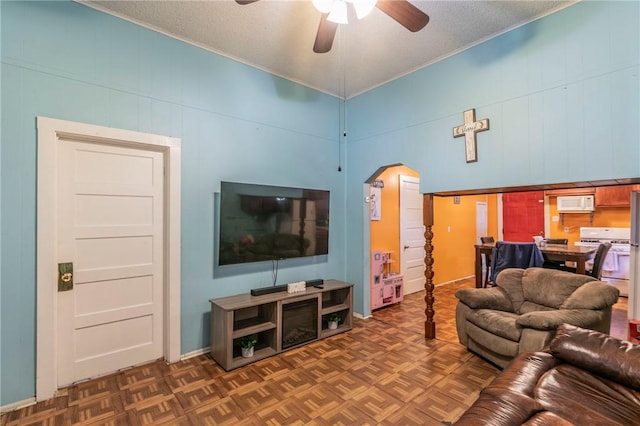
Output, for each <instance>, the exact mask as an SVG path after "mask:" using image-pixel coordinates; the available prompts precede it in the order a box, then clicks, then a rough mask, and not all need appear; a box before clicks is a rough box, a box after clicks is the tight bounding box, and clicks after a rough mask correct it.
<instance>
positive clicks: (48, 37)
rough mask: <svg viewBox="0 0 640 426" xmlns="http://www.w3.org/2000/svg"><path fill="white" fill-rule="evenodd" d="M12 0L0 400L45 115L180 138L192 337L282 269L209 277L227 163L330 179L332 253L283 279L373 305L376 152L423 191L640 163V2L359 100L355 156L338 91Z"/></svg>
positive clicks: (15, 394)
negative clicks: (480, 126) (462, 130)
mask: <svg viewBox="0 0 640 426" xmlns="http://www.w3.org/2000/svg"><path fill="white" fill-rule="evenodd" d="M0 14H1V19H2V20H1V31H2V33H1V35H2V46H1V47H2V51H1V54H2V69H1V72H2V74H1V78H2V82H1V83H2V94H1V96H2V123H1V124H2V135H1V136H2V149H1V155H2V158H1V161H2V163H1V171H2V182H1V185H2V186H1V190H2V192H1V195H2V200H1V204H0V205H1V209H2V210H1V212H0V213H1V220H2V229H1V232H2V234H1V235H2V245H1V252H0V253H1V256H2V257H1V259H0V261H1V262H2V263H1V265H2V271H1V274H2V275H1V278H2V282H1V283H0V296H1V297H0V309H1V313H0V315H1V316H0V321H2V323H1V325H0V326H1V329H0V332H1V335H0V357H1V359H0V371H1V381H0V392H1V394H0V405H4V404H8V403H11V402H16V401H20V400H24V399H26V398H29V397H32V396H33V395H34V393H35V250H36V246H35V241H36V229H35V221H36V174H35V172H36V138H35V117H36V116H38V115H44V116H50V117H54V118H61V119H66V120H73V121H80V122H87V123H93V124H98V125H103V126H113V127H118V128H125V129H132V130H138V131H144V132H152V133H160V134H166V135H170V136H176V137H180V138H182V142H183V148H182V152H183V163H182V168H183V174H182V322H181V324H182V325H181V329H182V352H183V353H186V352H189V351H192V350H196V349H199V348H201V347H204V346H206V345H207V344H208V322H207V321H208V310H209V306H208V302H207V301H208V299H209V298H212V297H219V296H224V295H228V294H233V293H238V292H243V291H248V289H250V288H253V287H257V286H260V285H267V284H268V283H269V282H270V276H271V274H270V271H269V270H268V267H265V269H264V270H263V271H260V272H255V273H251V274H244V275H241V276H230V277H220V276H216V277H214V276H213V275H214V273H213V271H212V260H211V259H212V257H213V239H214V235H213V204H214V192H216V191H217V190H218V189H219V182H220V181H221V180H240V181H246V182H259V183H268V184H273V185H291V186H309V187H317V188H326V189H330V190H331V191H332V199H331V202H332V205H331V207H332V222H331V231H330V232H331V241H330V244H331V245H330V250H331V253H332V254H331V256H330V257H329V261H328V263H318V264H314V265H309V266H301V267H293V268H285V269H282V270H281V271H280V280H279V281H280V282H287V281H291V280H298V279H304V278H308V277H313V278H315V277H323V278H329V277H335V278H339V279H340V278H342V279H345V278H346V279H348V280H349V281H351V282H353V283H354V284H356V295H355V296H356V297H355V302H356V311H357V312H364V313H368V308H367V307H366V306H367V305H368V289H367V286H366V285H363V283H364V282H366V279H367V277H366V274H365V273H364V270H365V267H366V262H367V261H368V260H367V259H368V250H369V247H368V234H367V233H366V232H365V229H366V227H367V226H368V223H367V222H366V212H365V210H364V207H365V206H364V205H363V195H364V194H363V183H364V181H365V180H366V179H367V178H368V177H369V176H370V175H371V174H372V173H373V172H374V171H375V170H376V169H377V168H378V167H380V166H382V165H385V164H391V163H404V164H407V165H408V166H410V167H412V168H414V169H416V170H418V171H419V172H420V173H421V176H422V190H423V192H432V191H444V190H456V189H458V190H460V189H472V188H487V187H499V186H513V185H527V184H539V183H547V182H562V181H578V180H579V181H582V180H591V179H608V178H614V177H636V176H640V148H639V145H640V144H639V141H638V132H637V131H636V130H635V126H636V123H637V118H638V116H639V110H638V104H639V98H638V97H639V95H638V93H639V88H638V51H639V50H640V49H639V46H638V39H639V37H638V15H639V11H638V3H637V2H624V3H622V2H603V3H599V2H582V3H580V4H578V5H577V6H572V7H571V8H568V9H566V10H564V11H561V12H559V13H556V14H554V15H551V16H549V17H547V18H544V19H542V20H540V21H537V22H535V23H532V24H530V25H527V26H525V27H521V28H519V29H517V30H515V31H512V32H510V33H508V34H505V35H503V36H501V37H499V38H496V39H494V40H491V41H489V42H486V43H483V44H482V45H479V46H477V47H475V48H473V49H470V50H468V51H466V52H463V53H461V54H459V55H456V56H455V57H452V58H449V59H447V60H445V61H442V62H440V63H438V64H435V65H432V66H430V67H427V68H425V69H423V70H420V71H418V72H415V73H413V74H411V75H409V76H406V77H404V78H402V79H400V80H397V81H394V82H391V83H388V84H387V85H385V86H383V87H380V88H378V89H376V90H373V91H371V92H368V93H365V94H363V95H361V96H359V97H357V98H354V99H351V100H349V101H348V103H347V105H348V111H349V113H348V117H349V123H348V129H349V135H348V142H347V151H346V152H345V153H344V154H343V161H344V164H343V172H342V173H338V172H337V171H336V165H337V161H338V158H337V157H338V155H337V154H338V150H337V141H336V135H337V134H338V131H339V124H338V123H337V122H336V116H338V115H339V114H337V113H336V112H337V111H338V109H339V108H340V104H341V102H340V101H338V100H337V99H335V98H332V97H330V96H326V95H324V94H320V93H318V92H316V91H313V90H309V89H306V88H304V87H301V86H299V85H296V84H293V83H290V82H287V81H284V80H282V79H279V78H277V77H273V76H271V75H269V74H266V73H264V72H261V71H258V70H255V69H252V68H250V67H247V66H244V65H241V64H238V63H236V62H233V61H231V60H228V59H225V58H222V57H220V56H217V55H215V54H211V53H208V52H205V51H203V50H200V49H198V48H195V47H193V46H189V45H186V44H184V43H181V42H178V41H175V40H172V39H170V38H168V37H164V36H162V35H159V34H157V33H154V32H151V31H148V30H145V29H142V28H139V27H136V26H134V25H132V24H129V23H127V22H124V21H121V20H118V19H116V18H113V17H109V16H107V15H104V14H102V13H99V12H96V11H93V10H91V9H88V8H86V7H84V6H82V5H79V4H76V3H69V2H24V3H12V2H6V1H3V2H0ZM469 108H476V110H477V117H478V118H485V117H488V118H489V119H490V120H491V130H490V131H488V132H484V133H481V134H480V135H479V137H478V139H479V140H478V157H479V161H478V162H477V163H471V164H467V163H465V161H464V148H463V145H464V143H463V141H462V140H461V139H453V138H452V136H451V132H452V130H451V129H452V127H454V126H456V125H459V124H460V123H461V122H462V111H464V110H465V109H469ZM307 161H309V162H311V165H310V166H309V165H308V164H309V163H307V164H305V162H307ZM558 166H560V167H558ZM309 170H312V171H313V173H309ZM347 224H348V226H347ZM8 265H10V268H9V267H8ZM346 265H348V266H349V267H348V268H347V266H346ZM436 267H437V264H436ZM365 301H367V302H366V303H365Z"/></svg>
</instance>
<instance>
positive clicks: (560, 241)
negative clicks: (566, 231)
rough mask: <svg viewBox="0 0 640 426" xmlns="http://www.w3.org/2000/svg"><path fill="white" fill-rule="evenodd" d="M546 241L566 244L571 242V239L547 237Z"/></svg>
mask: <svg viewBox="0 0 640 426" xmlns="http://www.w3.org/2000/svg"><path fill="white" fill-rule="evenodd" d="M544 242H545V243H547V244H562V245H565V246H566V245H567V244H569V240H568V239H566V238H545V239H544Z"/></svg>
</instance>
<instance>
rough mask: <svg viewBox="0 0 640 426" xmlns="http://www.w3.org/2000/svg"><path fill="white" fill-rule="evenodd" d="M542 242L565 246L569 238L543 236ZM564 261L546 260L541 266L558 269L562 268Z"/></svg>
mask: <svg viewBox="0 0 640 426" xmlns="http://www.w3.org/2000/svg"><path fill="white" fill-rule="evenodd" d="M544 242H545V243H546V244H561V245H564V246H566V245H567V244H569V240H568V239H567V238H545V239H544ZM565 266H566V265H565V262H560V261H557V260H546V259H545V261H544V264H543V265H542V267H543V268H550V269H560V268H564V267H565Z"/></svg>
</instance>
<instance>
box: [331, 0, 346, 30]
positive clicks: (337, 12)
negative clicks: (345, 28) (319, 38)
mask: <svg viewBox="0 0 640 426" xmlns="http://www.w3.org/2000/svg"><path fill="white" fill-rule="evenodd" d="M327 21H331V22H335V23H336V24H348V23H349V21H348V20H347V2H346V0H336V1H334V2H333V6H332V7H331V12H329V16H327Z"/></svg>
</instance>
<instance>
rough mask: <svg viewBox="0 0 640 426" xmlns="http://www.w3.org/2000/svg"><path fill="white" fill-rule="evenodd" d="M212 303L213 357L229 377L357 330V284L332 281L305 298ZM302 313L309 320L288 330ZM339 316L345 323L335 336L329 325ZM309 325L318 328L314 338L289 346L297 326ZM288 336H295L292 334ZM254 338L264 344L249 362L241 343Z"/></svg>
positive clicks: (299, 295) (291, 296) (278, 296)
mask: <svg viewBox="0 0 640 426" xmlns="http://www.w3.org/2000/svg"><path fill="white" fill-rule="evenodd" d="M209 302H210V303H211V356H212V357H213V359H214V360H216V361H217V362H218V364H220V366H222V368H224V369H225V370H227V371H229V370H233V369H234V368H238V367H242V366H243V365H246V364H249V363H252V362H255V361H258V360H261V359H264V358H268V357H270V356H272V355H276V354H278V353H281V352H283V351H286V350H289V349H293V348H295V347H299V346H302V345H304V344H307V343H310V342H312V341H316V340H319V339H323V338H325V337H329V336H333V335H334V334H338V333H342V332H345V331H347V330H351V327H352V316H353V284H350V283H346V282H342V281H336V280H326V281H324V284H323V286H322V288H316V287H307V288H306V290H305V291H304V292H299V293H287V292H286V291H283V292H278V293H270V294H264V295H260V296H252V295H251V294H250V293H243V294H238V295H235V296H229V297H222V298H219V299H211V300H209ZM302 306H304V307H302ZM298 307H300V308H298ZM296 309H300V310H302V313H301V314H300V315H303V316H304V318H303V319H301V320H300V321H298V320H295V321H291V320H287V321H286V322H285V323H284V324H283V318H284V317H285V316H286V315H287V314H286V312H295V311H296ZM283 312H284V313H285V314H284V315H283ZM334 313H337V314H338V315H340V318H341V321H340V323H339V324H338V328H337V329H334V330H331V329H329V325H328V320H327V319H328V317H329V315H330V314H334ZM290 315H294V314H290ZM305 321H306V322H307V323H311V325H312V327H310V328H311V330H310V332H311V333H312V335H311V337H308V338H306V340H304V341H303V342H300V343H299V344H298V343H293V344H290V343H286V344H285V343H283V340H286V339H285V338H286V337H287V336H285V335H284V334H283V330H285V329H291V327H292V326H293V325H294V323H295V324H296V325H297V324H298V323H303V322H305ZM313 327H315V330H313ZM308 331H309V330H308ZM288 334H295V333H291V332H289V331H287V335H288ZM314 334H315V335H314ZM250 335H255V336H257V339H258V343H257V344H256V347H255V350H254V355H253V356H252V357H250V358H243V357H242V356H241V350H240V339H241V338H242V337H245V336H250Z"/></svg>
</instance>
